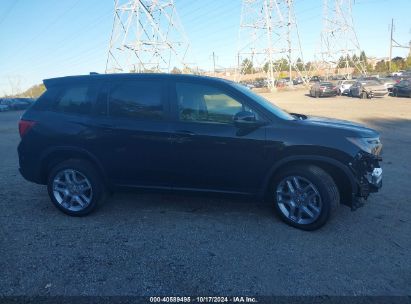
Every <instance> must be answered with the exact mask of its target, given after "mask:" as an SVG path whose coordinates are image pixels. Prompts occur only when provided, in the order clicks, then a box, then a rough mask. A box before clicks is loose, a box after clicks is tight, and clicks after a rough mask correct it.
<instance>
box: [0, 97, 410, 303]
mask: <svg viewBox="0 0 411 304" xmlns="http://www.w3.org/2000/svg"><path fill="white" fill-rule="evenodd" d="M305 93H306V92H305V91H293V92H280V93H271V94H265V95H267V96H268V97H269V98H270V99H272V100H274V101H275V103H276V104H278V105H279V106H281V107H283V108H285V109H287V110H289V111H293V112H299V113H308V114H315V115H322V116H330V117H336V118H342V119H350V120H354V121H357V122H361V123H365V124H367V125H369V126H371V127H374V128H376V129H378V130H379V131H381V134H382V140H383V143H384V155H383V157H384V161H383V165H384V186H383V189H382V191H381V192H380V193H378V194H376V195H374V196H372V197H371V198H370V199H369V200H368V202H367V204H366V206H365V207H363V208H361V209H359V210H357V211H356V212H351V211H350V210H349V209H348V208H346V207H341V208H340V210H339V212H338V214H337V217H335V218H334V219H333V220H332V221H331V222H329V223H328V225H327V226H325V227H324V228H323V229H321V230H319V231H316V232H303V231H299V230H296V229H293V228H291V227H288V226H286V225H285V224H283V223H282V222H280V220H279V219H277V218H276V217H275V216H274V215H273V211H272V209H271V208H270V207H269V206H262V205H258V204H256V202H254V201H238V200H234V199H227V198H225V199H220V198H219V199H217V198H202V197H193V196H186V195H185V196H182V195H177V194H167V195H164V194H138V193H122V194H120V193H119V194H115V195H114V196H112V197H111V198H110V199H109V200H108V201H107V202H106V204H105V205H104V206H102V208H100V210H99V211H98V212H96V213H94V214H92V215H91V216H89V217H86V218H71V217H68V216H65V215H63V214H62V213H60V212H58V211H57V210H56V209H55V208H54V207H53V206H52V205H51V203H50V201H49V199H48V197H47V193H46V189H45V187H43V186H39V185H34V184H31V183H28V182H26V181H25V180H23V178H22V177H21V176H20V175H19V173H18V160H17V154H16V146H17V144H18V140H19V137H18V133H17V125H16V124H17V120H18V117H19V115H20V114H21V113H18V112H5V113H0V147H1V149H0V206H1V212H0V295H168V296H170V295H180V296H181V295H197V294H201V295H207V296H208V295H323V294H329V295H410V294H411V237H410V232H411V187H410V185H411V184H410V179H411V174H410V172H411V162H410V148H411V99H406V98H392V97H385V98H382V99H373V100H360V99H352V98H348V97H336V98H323V99H314V98H310V97H307V96H305V95H304V94H305Z"/></svg>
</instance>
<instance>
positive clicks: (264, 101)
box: [232, 83, 295, 120]
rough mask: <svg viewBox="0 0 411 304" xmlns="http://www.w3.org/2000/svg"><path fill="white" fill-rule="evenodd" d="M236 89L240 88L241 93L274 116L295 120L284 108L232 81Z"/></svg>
mask: <svg viewBox="0 0 411 304" xmlns="http://www.w3.org/2000/svg"><path fill="white" fill-rule="evenodd" d="M232 85H233V86H234V87H235V88H236V89H238V90H240V91H241V92H242V93H244V94H245V95H247V96H248V97H250V98H251V99H253V100H254V101H255V102H256V103H258V104H259V105H260V106H262V107H263V108H264V109H266V110H267V111H270V112H271V113H273V114H274V115H275V116H277V117H279V118H282V119H285V120H295V118H294V117H293V116H291V115H290V114H288V113H287V112H285V111H284V110H282V109H280V108H279V107H277V106H275V105H274V104H273V103H271V102H269V101H268V100H267V99H265V98H264V97H262V96H260V95H258V94H256V93H254V92H253V91H251V90H250V89H249V88H247V87H245V86H243V85H240V84H237V83H233V84H232Z"/></svg>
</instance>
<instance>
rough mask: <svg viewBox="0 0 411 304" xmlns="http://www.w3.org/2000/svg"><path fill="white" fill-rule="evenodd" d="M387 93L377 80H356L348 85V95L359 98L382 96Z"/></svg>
mask: <svg viewBox="0 0 411 304" xmlns="http://www.w3.org/2000/svg"><path fill="white" fill-rule="evenodd" d="M387 94H388V90H387V88H386V87H385V85H383V84H382V83H380V82H379V81H378V80H358V81H357V82H356V83H354V84H353V85H352V86H351V87H350V92H349V96H351V97H359V98H361V99H366V98H368V99H370V98H373V97H382V96H384V95H387Z"/></svg>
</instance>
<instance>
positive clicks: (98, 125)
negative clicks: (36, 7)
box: [18, 74, 382, 230]
mask: <svg viewBox="0 0 411 304" xmlns="http://www.w3.org/2000/svg"><path fill="white" fill-rule="evenodd" d="M44 84H45V86H46V88H47V90H46V92H45V93H44V94H43V95H42V96H41V97H40V98H39V99H38V100H37V101H36V102H35V103H34V105H33V106H32V107H30V108H29V109H28V110H27V111H26V112H25V113H24V115H23V116H22V119H21V121H20V123H19V131H20V135H21V142H20V145H19V147H18V152H19V161H20V172H21V174H22V175H23V176H24V177H25V178H26V179H27V180H29V181H32V182H35V183H39V184H46V185H47V187H48V192H49V195H50V198H51V200H52V201H53V203H54V204H55V205H56V206H57V207H58V208H59V209H60V210H61V211H63V212H65V213H67V214H69V215H74V216H80V215H85V214H88V213H89V212H91V211H92V210H93V209H94V208H95V207H96V206H97V205H98V204H100V203H101V202H102V200H103V199H104V197H105V194H106V193H107V191H113V190H115V189H118V188H121V187H123V186H127V187H135V188H142V189H158V190H180V191H181V190H184V191H196V192H214V193H231V194H242V195H253V196H258V197H260V198H262V199H264V200H265V201H268V202H270V203H272V204H273V206H274V207H275V209H276V210H277V212H278V214H279V215H280V217H281V218H282V219H283V220H284V221H285V222H286V223H288V224H290V225H293V226H295V227H298V228H301V229H306V230H313V229H316V228H319V227H320V226H322V225H323V224H324V223H325V222H326V221H327V219H328V218H329V216H330V214H331V213H332V212H333V211H334V210H335V209H336V207H338V205H339V204H340V203H342V204H345V205H347V206H349V207H351V208H352V209H355V208H357V207H358V206H360V205H362V202H363V200H364V199H365V198H367V197H368V195H369V194H370V193H371V192H376V191H378V189H379V188H380V187H381V183H382V181H381V180H382V169H381V168H380V165H379V162H380V160H381V159H380V156H379V155H380V152H381V143H380V140H379V134H378V133H377V132H376V131H374V130H371V129H368V128H366V127H364V126H361V125H357V124H354V123H351V122H348V121H339V120H332V119H326V118H320V117H307V116H305V115H303V114H295V113H294V114H290V113H287V112H284V111H282V110H281V109H279V108H277V107H276V106H274V105H273V104H272V103H270V102H268V101H266V100H265V99H264V98H262V97H261V96H259V95H257V94H255V93H253V92H252V91H251V90H249V89H248V88H246V87H244V86H242V85H240V84H237V83H234V82H230V81H226V80H222V79H216V78H209V77H200V76H193V75H168V74H114V75H108V74H107V75H86V76H71V77H62V78H55V79H48V80H45V81H44Z"/></svg>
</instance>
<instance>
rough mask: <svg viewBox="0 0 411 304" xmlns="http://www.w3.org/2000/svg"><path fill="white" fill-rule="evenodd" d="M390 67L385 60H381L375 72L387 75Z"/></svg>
mask: <svg viewBox="0 0 411 304" xmlns="http://www.w3.org/2000/svg"><path fill="white" fill-rule="evenodd" d="M388 69H389V66H388V62H387V61H385V60H380V61H378V62H377V63H376V65H375V68H374V71H375V72H378V73H386V72H388Z"/></svg>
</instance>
